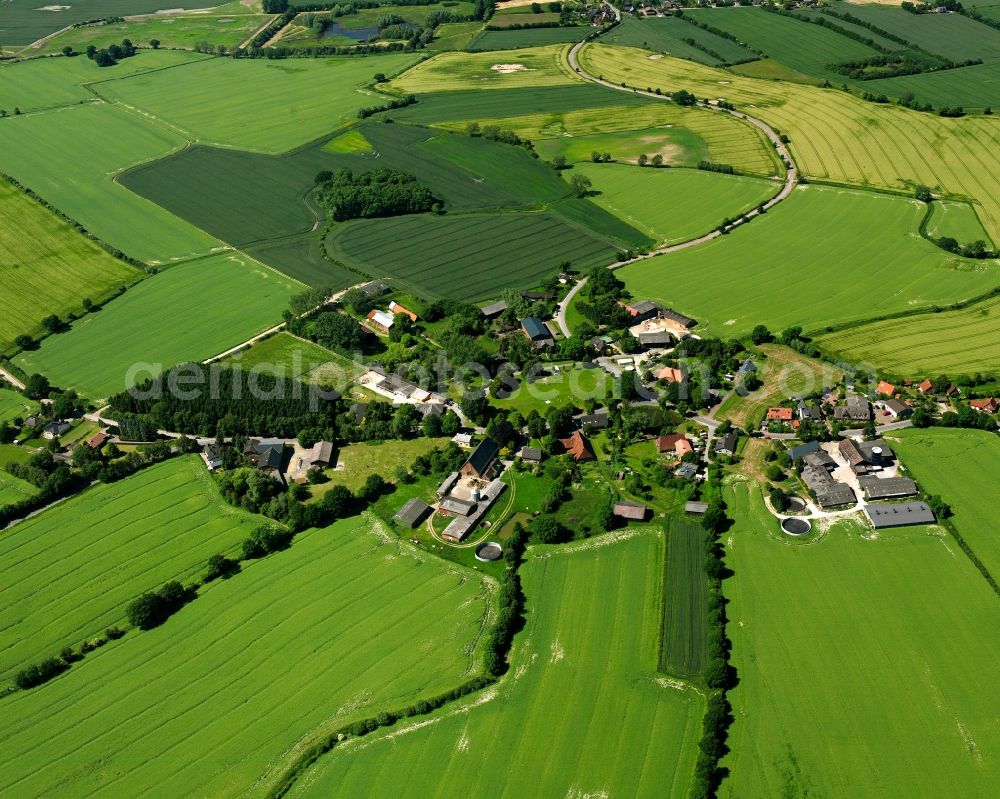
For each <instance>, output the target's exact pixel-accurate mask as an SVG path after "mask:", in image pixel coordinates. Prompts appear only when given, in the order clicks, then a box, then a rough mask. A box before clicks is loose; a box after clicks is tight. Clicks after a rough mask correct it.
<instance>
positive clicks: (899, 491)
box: [858, 475, 917, 499]
mask: <svg viewBox="0 0 1000 799" xmlns="http://www.w3.org/2000/svg"><path fill="white" fill-rule="evenodd" d="M858 483H860V484H861V487H862V488H863V489H864V492H865V494H867V495H868V498H869V499H891V498H893V497H915V496H916V495H917V484H916V483H914V482H913V480H911V479H910V478H909V477H875V476H874V475H872V476H866V477H859V478H858Z"/></svg>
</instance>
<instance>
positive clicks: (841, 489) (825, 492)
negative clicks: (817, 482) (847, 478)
mask: <svg viewBox="0 0 1000 799" xmlns="http://www.w3.org/2000/svg"><path fill="white" fill-rule="evenodd" d="M813 491H815V492H816V501H817V502H818V503H819V504H820V507H823V508H829V507H832V506H834V505H852V504H854V502H855V501H856V500H857V497H855V496H854V491H853V489H852V488H851V487H850V486H849V485H847V483H841V482H840V481H839V480H832V481H831V482H830V483H829V484H828V485H825V486H820V487H819V488H814V489H813Z"/></svg>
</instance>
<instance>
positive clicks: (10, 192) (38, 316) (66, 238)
mask: <svg viewBox="0 0 1000 799" xmlns="http://www.w3.org/2000/svg"><path fill="white" fill-rule="evenodd" d="M141 277H142V273H141V272H140V271H139V270H138V269H135V268H133V267H131V266H129V265H128V264H126V263H124V262H122V261H119V260H118V259H116V258H113V257H111V256H110V255H108V254H107V253H106V252H105V251H104V250H102V249H101V248H100V247H98V246H97V244H95V243H94V242H92V241H91V240H90V239H88V238H86V237H85V236H82V235H81V234H79V233H77V232H76V231H75V230H73V229H72V228H71V227H70V226H69V225H67V224H66V223H65V222H63V220H61V219H60V218H59V217H57V216H56V215H55V214H53V213H52V212H51V211H49V210H48V209H46V208H45V207H43V206H42V205H40V204H39V203H37V202H36V201H35V200H33V199H31V198H30V197H28V196H27V195H25V194H24V193H23V192H21V191H20V190H18V189H16V188H14V187H13V186H11V185H10V184H9V183H7V182H6V181H0V295H2V296H3V297H5V298H7V302H6V303H5V308H4V314H3V317H2V318H0V349H2V348H5V347H9V346H10V345H11V344H12V343H13V341H14V339H15V338H16V337H17V336H19V335H21V334H22V333H27V334H29V335H38V334H39V333H40V332H41V330H42V327H41V321H42V319H44V318H45V317H47V316H48V315H49V314H53V313H54V314H56V315H58V316H60V317H62V318H65V317H66V314H67V313H70V312H72V313H82V311H83V308H82V305H81V303H82V302H83V300H84V299H90V300H92V301H94V302H98V301H100V300H102V299H103V298H105V297H106V296H108V294H109V293H111V292H113V291H115V290H117V289H118V288H119V287H121V286H123V285H126V284H128V283H132V282H134V281H136V280H139V279H140V278H141Z"/></svg>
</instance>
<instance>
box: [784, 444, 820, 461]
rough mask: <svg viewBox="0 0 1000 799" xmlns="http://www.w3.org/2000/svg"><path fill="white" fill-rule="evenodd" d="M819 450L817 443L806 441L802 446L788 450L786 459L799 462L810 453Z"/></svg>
mask: <svg viewBox="0 0 1000 799" xmlns="http://www.w3.org/2000/svg"><path fill="white" fill-rule="evenodd" d="M819 448H820V446H819V442H818V441H807V442H806V443H804V444H799V445H798V446H797V447H792V448H791V449H789V450H788V457H789V458H791V459H792V461H793V462H794V461H797V460H801V459H802V458H804V457H805V456H806V455H808V454H809V453H810V452H816V451H817V450H818V449H819Z"/></svg>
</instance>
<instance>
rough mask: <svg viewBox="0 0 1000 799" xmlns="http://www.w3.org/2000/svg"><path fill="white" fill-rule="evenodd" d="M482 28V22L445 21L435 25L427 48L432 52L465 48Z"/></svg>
mask: <svg viewBox="0 0 1000 799" xmlns="http://www.w3.org/2000/svg"><path fill="white" fill-rule="evenodd" d="M482 29H483V23H482V22H445V23H444V24H443V25H438V26H437V28H436V29H435V31H434V41H432V42H431V43H430V44H429V45H427V49H428V50H429V51H430V52H432V53H442V52H444V51H445V50H465V49H467V48H468V47H469V44H470V43H471V42H472V40H473V39H475V38H476V34H478V33H479V31H481V30H482Z"/></svg>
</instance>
